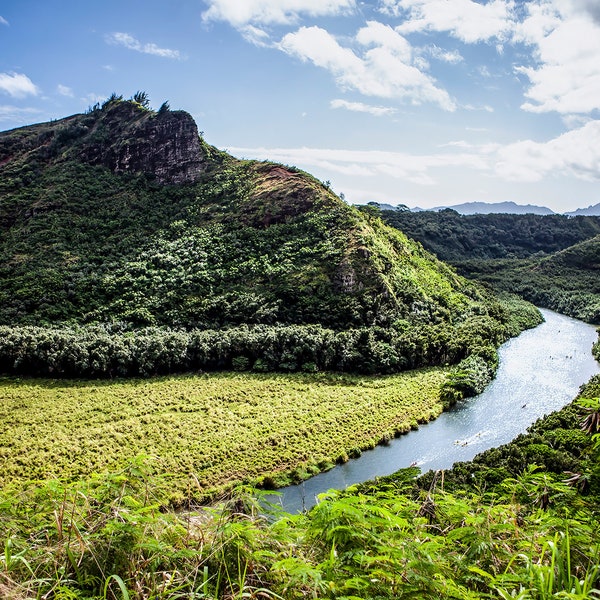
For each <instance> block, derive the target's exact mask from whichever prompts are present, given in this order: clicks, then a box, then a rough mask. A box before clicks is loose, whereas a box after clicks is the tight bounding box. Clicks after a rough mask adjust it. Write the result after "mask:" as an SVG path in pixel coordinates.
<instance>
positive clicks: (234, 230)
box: [0, 92, 539, 377]
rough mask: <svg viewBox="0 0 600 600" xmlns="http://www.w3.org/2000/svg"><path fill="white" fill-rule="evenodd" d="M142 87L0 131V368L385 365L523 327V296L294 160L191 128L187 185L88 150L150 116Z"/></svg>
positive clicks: (451, 352)
mask: <svg viewBox="0 0 600 600" xmlns="http://www.w3.org/2000/svg"><path fill="white" fill-rule="evenodd" d="M146 101H147V97H146V96H145V95H144V93H143V92H139V93H138V94H136V96H135V97H134V99H133V100H132V101H124V100H123V99H122V98H121V97H119V96H117V95H113V96H111V98H109V99H108V100H107V101H106V102H105V103H104V104H103V105H102V107H100V106H96V107H94V108H93V109H92V110H91V111H90V112H89V113H87V114H85V115H75V116H73V117H69V118H68V119H63V120H61V121H58V122H53V123H46V124H40V125H36V126H32V127H25V128H21V129H16V130H13V131H10V132H5V133H4V134H0V173H1V175H2V176H1V177H0V231H1V232H2V235H1V236H0V324H3V325H5V328H4V329H3V331H2V333H3V339H4V342H3V345H2V349H1V350H0V355H1V357H0V363H1V365H0V368H1V369H3V370H5V371H7V372H17V373H28V374H52V375H69V376H94V377H96V376H106V375H109V376H111V375H136V374H150V373H169V372H174V371H183V370H189V369H191V370H195V369H214V368H231V367H234V368H246V367H252V368H254V369H256V370H268V369H282V370H302V369H305V370H314V369H336V370H353V371H360V372H366V373H373V372H394V371H398V370H402V369H406V368H412V367H415V366H422V365H426V364H444V363H446V362H457V361H459V360H461V359H463V358H465V357H466V356H468V355H469V354H471V353H473V352H476V351H477V348H478V347H480V346H486V347H487V346H489V347H493V346H497V345H498V343H500V341H503V340H504V339H506V337H508V336H509V335H513V334H514V333H516V332H518V329H516V328H515V323H516V322H517V320H521V317H522V315H523V314H525V313H527V309H523V307H522V306H519V305H517V304H516V303H515V302H509V303H506V302H499V301H498V300H497V299H495V298H494V297H493V296H492V295H491V294H490V293H489V292H486V291H485V290H484V289H482V288H481V287H479V286H477V285H475V284H472V283H470V282H469V281H467V280H465V279H464V278H462V277H460V276H458V275H457V274H456V273H455V272H454V271H453V270H451V269H450V268H448V267H447V266H446V265H444V264H443V263H441V262H440V261H438V260H437V259H436V258H435V257H433V256H432V255H430V254H428V253H427V252H425V251H424V250H423V249H422V247H421V246H420V245H419V244H416V243H415V242H413V241H412V240H409V239H408V238H406V236H405V235H404V234H402V233H401V232H399V231H397V230H394V229H392V228H390V227H387V226H385V225H384V224H383V223H382V221H381V220H380V219H378V218H376V217H373V216H370V215H368V214H363V213H362V212H361V211H358V210H356V209H354V208H352V207H349V206H348V205H346V204H345V203H344V202H342V201H341V200H340V199H339V198H337V197H336V196H335V195H334V194H333V193H332V192H331V191H330V190H329V189H328V188H327V186H324V185H323V184H322V183H320V182H318V181H317V180H315V179H314V178H313V177H311V176H309V175H307V174H306V173H302V172H300V171H298V170H295V169H289V168H284V167H282V166H279V165H274V164H270V163H256V162H251V161H240V160H236V159H234V158H233V157H231V156H229V155H227V154H225V153H223V152H219V151H218V150H216V149H215V148H212V147H211V146H209V145H208V144H206V143H205V142H204V141H203V140H201V141H200V154H201V158H202V161H203V162H202V165H203V166H202V169H203V170H202V173H201V175H200V176H199V178H198V180H197V181H196V183H193V184H192V183H188V184H186V185H159V183H157V181H156V180H153V179H152V177H151V176H149V175H148V174H147V173H138V172H135V171H134V172H131V173H126V174H118V173H114V172H113V171H112V170H111V169H110V168H109V166H107V164H104V163H102V162H101V163H100V164H98V161H97V160H96V158H97V155H102V156H103V154H102V153H104V154H107V153H108V154H107V155H110V156H112V155H113V154H115V155H116V154H117V153H118V152H119V151H120V150H119V149H120V148H121V146H123V147H125V146H127V145H128V144H130V142H131V143H133V142H135V140H133V141H132V140H131V139H130V138H129V137H127V136H130V137H131V136H133V137H134V138H135V136H136V135H141V133H140V132H143V131H145V130H144V129H143V127H145V126H146V125H147V124H148V123H154V122H160V119H161V118H163V117H161V115H160V113H158V114H157V113H154V112H153V111H151V110H149V109H148V107H147V102H146ZM170 114H172V113H170ZM169 118H171V117H169ZM127 147H129V146H127ZM111 153H112V154H111ZM94 157H96V158H94ZM159 166H160V165H159ZM537 319H539V317H538V316H535V315H533V313H532V312H531V311H529V313H528V316H527V318H526V319H525V321H523V320H521V325H522V326H524V327H526V326H531V325H533V324H535V323H536V322H537ZM479 324H481V325H482V327H481V328H478V325H479ZM283 325H297V326H302V327H295V328H294V327H291V328H283V327H282V326H283ZM24 326H35V327H38V329H28V328H27V327H24ZM307 326H309V327H307ZM11 327H14V328H15V329H14V330H11V329H9V328H11ZM23 327H24V328H23ZM41 327H44V328H46V327H47V328H48V329H47V330H42V329H39V328H41ZM236 328H237V329H236ZM218 331H220V332H221V333H219V332H218ZM481 332H485V335H484V334H482V333H481ZM317 350H318V351H317Z"/></svg>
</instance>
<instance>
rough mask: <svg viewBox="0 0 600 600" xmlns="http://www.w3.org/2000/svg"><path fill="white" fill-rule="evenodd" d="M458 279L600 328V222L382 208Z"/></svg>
mask: <svg viewBox="0 0 600 600" xmlns="http://www.w3.org/2000/svg"><path fill="white" fill-rule="evenodd" d="M382 216H383V218H384V219H385V221H386V222H387V223H389V224H390V225H393V226H394V227H397V228H399V229H402V230H403V231H405V232H406V234H407V235H409V236H411V237H412V238H414V239H416V240H419V241H420V242H421V243H422V244H423V245H424V247H425V248H427V249H429V250H430V251H432V252H435V253H436V255H437V256H439V257H440V258H441V259H442V260H446V261H448V262H450V263H451V264H453V265H454V266H455V267H456V268H457V269H458V271H459V272H460V273H462V274H463V275H465V276H467V277H469V278H472V279H477V280H480V281H484V282H486V283H489V284H492V286H494V287H495V288H496V289H498V290H504V291H508V292H511V293H516V294H518V295H520V296H522V297H523V298H525V299H526V300H528V301H529V302H533V303H534V304H536V305H538V306H543V307H545V308H550V309H553V310H557V311H559V312H562V313H564V314H567V315H569V316H572V317H576V318H580V319H583V320H584V321H588V322H591V323H600V286H599V284H598V281H599V279H598V268H599V265H600V219H599V218H598V217H594V216H578V217H567V216H563V215H547V216H540V215H508V214H506V215H505V214H496V215H469V216H466V215H459V214H458V213H457V212H455V211H452V210H445V211H441V212H439V213H435V212H428V213H410V212H406V211H403V212H402V211H382Z"/></svg>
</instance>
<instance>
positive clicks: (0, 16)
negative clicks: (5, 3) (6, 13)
mask: <svg viewBox="0 0 600 600" xmlns="http://www.w3.org/2000/svg"><path fill="white" fill-rule="evenodd" d="M0 25H8V21H7V20H6V19H5V18H4V17H3V16H2V15H0Z"/></svg>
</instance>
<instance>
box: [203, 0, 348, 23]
mask: <svg viewBox="0 0 600 600" xmlns="http://www.w3.org/2000/svg"><path fill="white" fill-rule="evenodd" d="M207 4H208V5H209V8H208V10H206V11H205V12H204V13H203V14H202V18H203V19H204V21H227V22H228V23H229V24H230V25H232V26H233V27H236V28H238V29H243V28H245V27H246V26H247V25H250V24H254V25H274V24H277V25H285V24H288V25H289V24H290V23H295V22H296V21H297V20H298V19H299V18H300V16H301V15H307V16H311V17H324V16H335V15H340V14H346V13H350V12H352V11H353V10H354V9H355V8H356V2H355V0H244V1H243V2H240V1H239V0H207Z"/></svg>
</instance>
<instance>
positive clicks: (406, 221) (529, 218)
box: [380, 209, 600, 263]
mask: <svg viewBox="0 0 600 600" xmlns="http://www.w3.org/2000/svg"><path fill="white" fill-rule="evenodd" d="M380 212H381V215H382V216H383V218H384V220H385V222H386V223H388V224H390V225H392V226H393V227H396V228H398V229H400V230H401V231H403V232H404V233H406V235H408V236H410V237H411V238H413V239H415V240H418V241H419V242H421V243H422V244H423V246H424V247H425V248H427V249H428V250H429V251H430V252H434V253H435V254H436V255H437V256H439V257H440V258H441V259H442V260H446V261H449V262H451V263H460V262H462V261H464V260H466V259H485V260H487V259H498V258H520V259H521V258H528V257H530V256H533V255H535V254H540V253H541V254H552V253H553V252H558V251H559V250H564V249H565V248H568V247H569V246H573V245H575V244H578V243H579V242H583V241H585V240H588V239H590V238H593V237H595V236H597V235H599V234H600V218H599V217H566V216H563V215H534V214H524V215H511V214H501V213H497V214H489V215H461V214H459V213H458V212H456V211H455V210H452V209H446V210H442V211H439V212H432V211H423V212H410V211H408V210H405V211H391V210H384V211H380Z"/></svg>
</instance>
